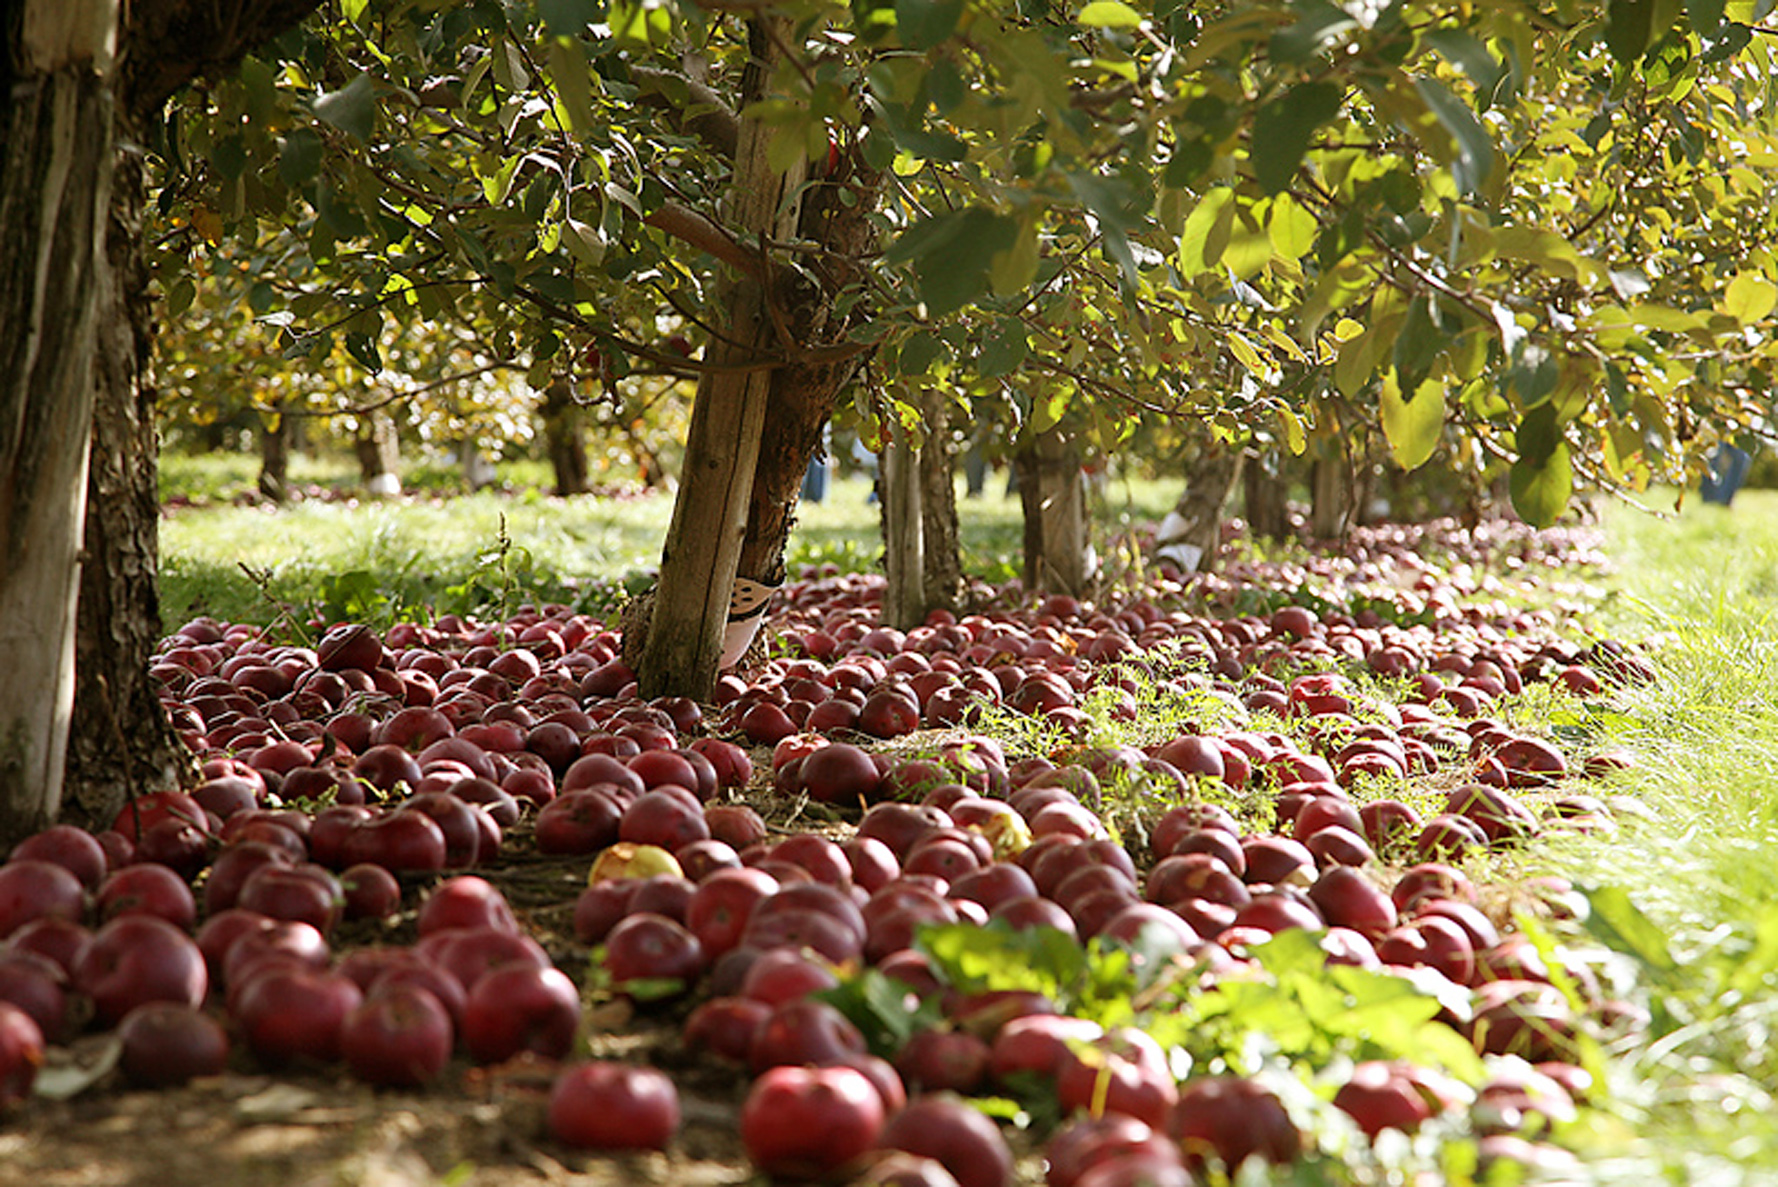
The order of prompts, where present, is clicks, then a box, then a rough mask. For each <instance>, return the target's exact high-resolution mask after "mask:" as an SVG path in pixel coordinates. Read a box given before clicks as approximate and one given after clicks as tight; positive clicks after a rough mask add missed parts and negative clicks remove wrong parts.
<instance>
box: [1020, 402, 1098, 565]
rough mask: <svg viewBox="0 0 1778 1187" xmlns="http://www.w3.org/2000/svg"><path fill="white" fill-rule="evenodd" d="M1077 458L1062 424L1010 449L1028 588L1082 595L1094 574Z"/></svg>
mask: <svg viewBox="0 0 1778 1187" xmlns="http://www.w3.org/2000/svg"><path fill="white" fill-rule="evenodd" d="M1080 461H1081V459H1080V448H1079V446H1078V445H1077V444H1076V443H1075V442H1074V439H1073V438H1072V437H1070V436H1069V435H1068V434H1067V433H1065V432H1064V431H1062V430H1061V429H1051V430H1049V431H1048V432H1044V433H1039V434H1037V435H1036V436H1035V437H1034V438H1032V439H1031V440H1030V441H1029V442H1027V443H1026V444H1025V445H1023V446H1021V447H1020V448H1019V449H1018V450H1017V451H1016V452H1015V453H1014V454H1013V470H1014V472H1015V473H1016V474H1017V475H1018V480H1019V503H1020V506H1021V508H1022V509H1023V511H1024V518H1025V587H1026V588H1027V589H1029V590H1033V591H1041V592H1044V593H1059V594H1068V595H1071V596H1073V597H1081V596H1083V595H1085V594H1087V593H1088V592H1090V590H1091V587H1092V584H1093V578H1094V577H1095V576H1096V575H1097V571H1098V563H1097V559H1096V558H1095V557H1094V555H1093V551H1092V542H1091V539H1090V537H1089V533H1088V522H1087V512H1086V483H1085V480H1084V479H1083V478H1082V476H1081V472H1080Z"/></svg>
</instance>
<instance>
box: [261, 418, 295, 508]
mask: <svg viewBox="0 0 1778 1187" xmlns="http://www.w3.org/2000/svg"><path fill="white" fill-rule="evenodd" d="M290 423H291V421H290V418H289V417H288V416H285V415H284V403H283V401H281V400H280V401H279V402H278V403H277V404H275V405H274V406H273V407H272V409H271V410H270V411H269V412H261V413H260V414H259V493H260V494H262V495H264V496H265V497H266V498H267V499H270V500H271V501H272V502H274V503H283V502H285V501H287V500H288V499H289V498H290Z"/></svg>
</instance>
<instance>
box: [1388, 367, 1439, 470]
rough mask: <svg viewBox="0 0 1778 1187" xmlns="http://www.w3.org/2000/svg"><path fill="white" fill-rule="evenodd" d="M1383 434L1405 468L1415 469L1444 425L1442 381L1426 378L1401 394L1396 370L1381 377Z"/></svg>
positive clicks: (1396, 461) (1434, 448) (1430, 448)
mask: <svg viewBox="0 0 1778 1187" xmlns="http://www.w3.org/2000/svg"><path fill="white" fill-rule="evenodd" d="M1382 419H1383V435H1384V436H1385V437H1387V438H1388V439H1389V452H1390V454H1391V455H1392V456H1393V457H1394V458H1395V464H1396V465H1398V466H1400V467H1401V468H1402V469H1404V470H1417V469H1419V468H1420V467H1421V466H1423V465H1425V464H1426V461H1427V459H1428V458H1430V457H1431V456H1432V454H1433V451H1434V450H1436V449H1437V448H1438V441H1439V436H1440V435H1441V434H1442V433H1443V431H1444V427H1445V390H1444V384H1443V383H1441V382H1439V381H1438V380H1436V379H1429V380H1426V381H1425V382H1423V383H1421V384H1420V386H1419V387H1417V388H1415V389H1414V391H1413V392H1412V393H1411V394H1409V395H1405V396H1404V395H1403V394H1402V390H1401V384H1400V382H1399V379H1398V375H1397V372H1395V371H1391V372H1389V373H1388V374H1387V375H1385V376H1383V405H1382Z"/></svg>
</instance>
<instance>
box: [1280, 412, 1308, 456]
mask: <svg viewBox="0 0 1778 1187" xmlns="http://www.w3.org/2000/svg"><path fill="white" fill-rule="evenodd" d="M1278 419H1279V421H1281V422H1282V423H1283V425H1284V444H1285V446H1286V447H1288V448H1289V450H1290V452H1291V454H1292V455H1293V456H1295V457H1302V456H1303V451H1304V450H1306V449H1307V448H1309V438H1308V434H1306V433H1304V432H1303V418H1302V417H1300V416H1298V415H1297V414H1296V413H1294V412H1292V411H1291V410H1290V409H1288V408H1280V409H1278Z"/></svg>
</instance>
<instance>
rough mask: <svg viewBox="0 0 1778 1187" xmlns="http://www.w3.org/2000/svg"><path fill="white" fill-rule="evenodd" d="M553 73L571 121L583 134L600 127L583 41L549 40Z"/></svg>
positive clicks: (550, 66)
mask: <svg viewBox="0 0 1778 1187" xmlns="http://www.w3.org/2000/svg"><path fill="white" fill-rule="evenodd" d="M549 72H550V77H551V78H553V79H554V80H555V84H556V96H557V97H558V98H559V99H560V100H561V102H562V109H563V110H564V111H566V112H567V113H568V124H569V126H570V127H572V128H573V129H574V131H576V132H578V133H580V134H581V135H582V136H584V135H586V134H587V133H588V132H591V131H592V130H593V129H594V127H596V126H597V121H596V120H595V119H594V118H593V86H592V68H591V67H590V66H588V65H587V60H586V51H585V50H584V49H583V48H582V47H581V44H580V42H578V41H573V40H570V39H568V38H565V37H557V38H555V39H553V40H552V41H551V42H550V43H549Z"/></svg>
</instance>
